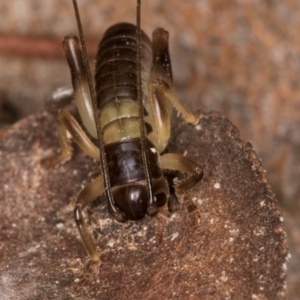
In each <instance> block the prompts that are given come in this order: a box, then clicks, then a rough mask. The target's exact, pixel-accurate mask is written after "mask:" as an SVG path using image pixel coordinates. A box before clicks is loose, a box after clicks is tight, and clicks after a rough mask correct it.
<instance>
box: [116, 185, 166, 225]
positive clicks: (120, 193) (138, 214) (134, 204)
mask: <svg viewBox="0 0 300 300" xmlns="http://www.w3.org/2000/svg"><path fill="white" fill-rule="evenodd" d="M112 194H113V198H114V201H115V204H116V206H117V207H118V208H119V209H120V210H121V211H122V212H124V213H125V214H126V216H127V218H128V220H140V219H143V218H144V217H145V215H146V214H147V208H148V193H147V187H146V186H145V185H144V184H133V183H131V184H126V185H123V186H120V187H118V188H116V189H114V190H113V191H112ZM154 200H155V206H163V205H164V204H165V203H166V201H167V195H166V194H165V193H158V194H156V195H155V196H154Z"/></svg>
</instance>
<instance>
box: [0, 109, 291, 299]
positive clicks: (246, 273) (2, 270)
mask: <svg viewBox="0 0 300 300" xmlns="http://www.w3.org/2000/svg"><path fill="white" fill-rule="evenodd" d="M0 134H1V136H0V137H1V145H0V150H1V153H0V155H1V156H0V159H1V162H0V172H1V178H0V187H1V189H2V191H1V193H0V203H1V212H0V219H1V231H0V258H1V259H0V295H2V297H3V298H1V299H30V300H34V299H39V300H40V299H284V293H285V279H286V278H285V276H286V257H287V246H286V234H285V232H284V228H283V217H282V213H281V211H280V209H279V206H278V202H277V200H276V199H275V197H274V194H273V192H272V190H271V188H270V186H269V184H268V181H267V179H266V176H265V172H264V170H263V168H262V164H261V161H260V160H259V159H258V158H257V155H256V154H255V152H254V150H253V148H252V146H251V144H250V143H249V142H244V141H242V140H241V139H240V137H239V132H238V130H237V129H236V127H235V126H234V125H233V124H232V123H231V122H230V121H229V120H228V119H227V118H225V117H224V116H222V115H221V114H219V113H216V112H210V113H205V114H204V115H203V117H202V118H201V119H200V122H199V124H198V125H197V126H196V127H194V126H191V125H187V124H183V123H182V122H181V121H179V120H177V121H176V122H175V125H174V127H173V132H172V138H171V141H170V144H169V147H168V150H169V151H170V152H177V153H186V155H188V156H189V157H191V158H193V159H195V160H197V161H199V162H200V163H201V164H202V166H203V168H204V177H203V180H202V181H201V182H199V183H198V184H197V185H196V186H195V187H193V188H191V189H190V190H188V191H187V192H186V193H185V194H184V195H183V196H182V197H179V202H180V204H178V205H176V207H175V209H174V211H172V212H169V211H168V210H167V208H166V207H165V208H164V209H163V210H162V211H161V212H160V213H159V214H158V215H157V216H155V217H153V218H150V217H146V218H145V219H144V220H143V221H139V222H128V223H126V224H119V223H117V222H115V221H113V220H112V219H111V217H110V216H109V215H108V212H107V208H106V205H105V201H103V199H99V200H96V201H95V202H93V204H92V205H91V206H90V207H89V208H88V209H87V210H86V211H85V217H86V218H87V220H88V224H89V225H90V228H91V230H92V233H93V235H94V237H95V238H96V241H97V246H98V248H99V249H100V250H101V251H103V253H102V265H101V267H100V272H99V275H98V277H97V278H94V281H93V282H91V283H90V284H89V285H88V286H87V287H86V288H80V287H78V286H76V282H77V281H78V278H79V277H80V274H81V272H82V270H83V268H84V265H85V258H86V253H85V250H84V248H83V246H82V244H81V241H80V239H79V235H78V233H77V230H76V226H75V222H74V220H73V215H72V210H73V203H74V200H75V198H76V195H78V192H79V191H80V190H81V189H82V187H83V186H84V184H86V182H87V181H89V180H90V179H91V178H92V177H93V176H95V175H96V173H97V166H96V165H95V164H94V162H93V161H92V160H91V159H89V158H88V157H87V156H86V155H85V154H83V153H82V152H81V151H79V150H78V149H77V148H76V151H75V153H74V156H73V158H72V159H71V160H70V161H68V162H67V163H65V164H64V165H60V166H57V167H56V168H54V169H51V170H44V169H43V168H41V166H40V164H39V161H40V160H41V158H43V157H45V156H47V155H50V154H51V153H53V151H56V150H57V146H58V141H57V136H56V130H55V123H54V118H53V116H51V115H50V114H49V113H46V112H43V113H40V114H37V115H31V116H29V117H28V118H26V119H24V120H22V121H20V122H19V123H17V124H15V125H14V126H12V127H11V128H10V129H8V130H2V131H1V132H0ZM77 150H78V151H77Z"/></svg>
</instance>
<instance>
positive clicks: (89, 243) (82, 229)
mask: <svg viewBox="0 0 300 300" xmlns="http://www.w3.org/2000/svg"><path fill="white" fill-rule="evenodd" d="M104 192H105V187H104V183H103V177H102V175H99V176H98V177H96V178H95V179H94V180H93V181H91V182H89V183H88V184H87V185H86V187H85V188H84V189H83V190H82V191H81V193H80V194H79V196H78V198H77V200H76V204H75V208H74V218H75V221H76V225H77V228H78V231H79V234H80V237H81V241H82V243H83V245H84V248H85V249H86V252H87V253H88V256H89V260H90V261H89V265H88V267H89V269H88V272H90V273H91V274H86V275H85V277H84V278H83V280H82V281H87V280H88V279H87V278H88V277H89V276H91V275H96V274H98V271H99V266H100V264H101V262H100V254H99V252H98V250H97V247H96V245H95V243H94V241H93V238H92V236H91V234H90V231H89V229H88V226H87V225H86V223H85V221H84V219H83V214H82V211H83V209H84V208H85V207H86V206H87V205H88V204H89V203H91V202H92V201H93V200H95V199H96V198H97V197H98V196H100V195H102V194H103V193H104ZM86 276H87V277H86Z"/></svg>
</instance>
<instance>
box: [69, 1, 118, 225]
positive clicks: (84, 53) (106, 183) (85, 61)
mask: <svg viewBox="0 0 300 300" xmlns="http://www.w3.org/2000/svg"><path fill="white" fill-rule="evenodd" d="M73 6H74V11H75V16H76V21H77V27H78V31H79V38H80V44H81V50H82V59H83V65H84V69H85V72H86V75H87V79H88V85H89V90H90V94H91V98H92V102H93V109H94V117H95V123H96V129H97V135H98V143H99V145H98V146H99V150H100V161H101V171H102V175H103V179H104V186H105V194H106V197H107V200H108V202H109V203H111V204H114V200H113V197H112V194H111V190H110V180H109V175H108V168H107V163H106V157H105V151H104V143H103V137H102V130H101V126H100V122H99V109H98V106H97V102H96V95H95V90H94V88H93V83H92V75H91V70H90V66H89V62H88V59H87V51H86V45H85V40H84V35H83V30H82V24H81V20H80V15H79V10H78V5H77V1H76V0H73ZM111 209H112V213H113V214H114V216H115V218H116V219H119V221H122V216H121V214H120V211H119V210H117V208H116V206H115V205H111Z"/></svg>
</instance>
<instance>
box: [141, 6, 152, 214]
mask: <svg viewBox="0 0 300 300" xmlns="http://www.w3.org/2000/svg"><path fill="white" fill-rule="evenodd" d="M136 35H137V42H136V44H137V51H136V56H137V58H136V59H137V97H138V104H139V119H140V131H141V150H142V159H143V165H144V171H145V179H146V183H147V193H148V210H147V213H148V214H149V215H153V214H154V213H155V212H156V206H155V205H154V198H153V193H152V184H151V176H150V170H149V162H148V153H147V151H146V150H147V147H146V134H145V122H144V106H143V90H142V66H141V57H142V56H141V50H142V42H141V0H137V6H136Z"/></svg>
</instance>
